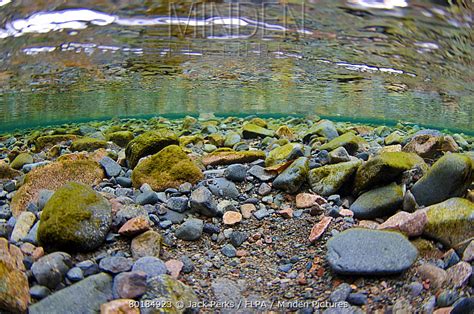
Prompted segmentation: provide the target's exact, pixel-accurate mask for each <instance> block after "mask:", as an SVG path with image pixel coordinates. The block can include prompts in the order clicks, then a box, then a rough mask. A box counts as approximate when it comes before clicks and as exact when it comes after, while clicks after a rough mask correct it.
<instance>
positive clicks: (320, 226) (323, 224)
mask: <svg viewBox="0 0 474 314" xmlns="http://www.w3.org/2000/svg"><path fill="white" fill-rule="evenodd" d="M331 221H332V217H323V219H321V220H320V221H319V222H318V223H316V224H315V225H314V226H313V228H312V229H311V233H310V235H309V241H310V242H314V241H316V240H318V239H319V238H320V237H321V236H322V235H323V233H324V231H326V229H327V228H328V226H329V224H330V223H331Z"/></svg>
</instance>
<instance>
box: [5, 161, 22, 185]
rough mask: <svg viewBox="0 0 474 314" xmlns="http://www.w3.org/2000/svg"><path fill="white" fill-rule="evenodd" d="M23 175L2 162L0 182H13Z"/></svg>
mask: <svg viewBox="0 0 474 314" xmlns="http://www.w3.org/2000/svg"><path fill="white" fill-rule="evenodd" d="M20 175H21V172H20V171H18V170H15V169H13V168H11V167H10V166H9V165H8V164H7V163H5V162H3V161H0V180H11V179H14V178H15V177H18V176H20Z"/></svg>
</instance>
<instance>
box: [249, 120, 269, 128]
mask: <svg viewBox="0 0 474 314" xmlns="http://www.w3.org/2000/svg"><path fill="white" fill-rule="evenodd" d="M250 123H252V124H255V125H258V126H260V127H262V128H267V126H268V125H267V121H265V120H263V119H262V118H253V119H252V120H250Z"/></svg>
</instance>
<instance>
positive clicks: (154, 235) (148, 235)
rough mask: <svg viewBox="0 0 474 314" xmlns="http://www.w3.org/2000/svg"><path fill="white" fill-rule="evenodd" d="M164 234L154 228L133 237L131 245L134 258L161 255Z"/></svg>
mask: <svg viewBox="0 0 474 314" xmlns="http://www.w3.org/2000/svg"><path fill="white" fill-rule="evenodd" d="M161 241H162V236H161V235H160V234H159V233H158V232H156V231H153V230H149V231H146V232H144V233H142V234H140V235H139V236H136V237H135V238H133V240H132V243H131V245H130V250H131V251H132V255H133V258H141V257H144V256H156V257H159V256H160V250H161Z"/></svg>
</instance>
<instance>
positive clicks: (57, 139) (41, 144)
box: [35, 134, 77, 151]
mask: <svg viewBox="0 0 474 314" xmlns="http://www.w3.org/2000/svg"><path fill="white" fill-rule="evenodd" d="M76 138H77V135H74V134H56V135H44V136H40V137H38V138H36V140H35V148H36V151H40V150H43V149H45V148H51V147H53V146H54V145H56V144H59V143H63V142H67V141H70V140H75V139H76Z"/></svg>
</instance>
